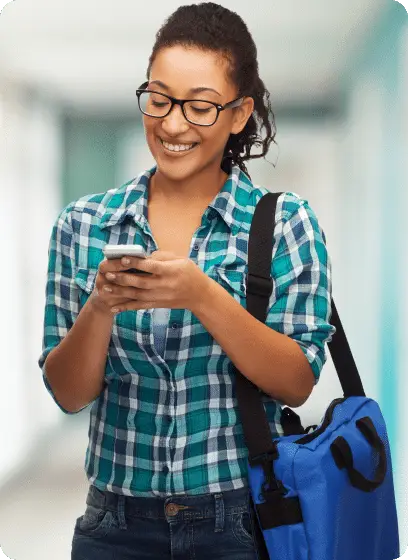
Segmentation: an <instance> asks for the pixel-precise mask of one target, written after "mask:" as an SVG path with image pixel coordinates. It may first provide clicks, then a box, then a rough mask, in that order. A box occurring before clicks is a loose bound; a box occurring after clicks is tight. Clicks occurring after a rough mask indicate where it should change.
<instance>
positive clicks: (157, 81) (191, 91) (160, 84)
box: [149, 80, 221, 97]
mask: <svg viewBox="0 0 408 560" xmlns="http://www.w3.org/2000/svg"><path fill="white" fill-rule="evenodd" d="M151 84H157V85H158V86H160V87H162V88H163V89H165V90H167V91H168V90H169V89H170V88H169V86H166V84H164V83H163V82H161V81H160V80H153V81H152V82H150V83H149V85H151ZM202 91H213V92H214V93H216V94H217V95H219V96H220V97H221V94H220V93H218V91H217V90H215V89H213V88H210V87H196V88H191V89H190V90H189V93H201V92H202Z"/></svg>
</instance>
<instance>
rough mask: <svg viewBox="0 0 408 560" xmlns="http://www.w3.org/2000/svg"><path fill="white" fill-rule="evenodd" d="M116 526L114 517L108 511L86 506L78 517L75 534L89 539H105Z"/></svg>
mask: <svg viewBox="0 0 408 560" xmlns="http://www.w3.org/2000/svg"><path fill="white" fill-rule="evenodd" d="M115 525H116V516H115V514H114V513H113V512H112V511H110V510H109V509H105V508H101V507H95V506H93V505H90V504H87V506H86V510H85V513H84V514H83V515H81V516H80V517H78V519H77V520H76V524H75V533H76V534H77V535H81V534H82V535H85V536H90V537H105V536H106V535H107V534H108V533H109V531H110V530H111V528H113V527H114V526H115Z"/></svg>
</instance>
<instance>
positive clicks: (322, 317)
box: [266, 198, 336, 385]
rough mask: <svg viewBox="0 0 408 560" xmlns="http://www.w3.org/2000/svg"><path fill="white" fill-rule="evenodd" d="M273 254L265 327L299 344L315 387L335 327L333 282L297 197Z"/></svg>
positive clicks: (313, 222) (314, 227) (316, 231)
mask: <svg viewBox="0 0 408 560" xmlns="http://www.w3.org/2000/svg"><path fill="white" fill-rule="evenodd" d="M274 249H275V248H274ZM274 249H273V254H274V256H273V260H272V270H271V273H272V277H273V279H274V289H273V291H272V294H271V297H270V302H269V308H268V312H267V318H266V324H267V325H268V326H270V327H272V328H273V329H274V330H276V331H278V332H280V333H283V334H286V335H288V336H289V337H290V338H292V339H293V340H295V341H296V342H297V343H298V344H299V346H300V348H301V350H302V351H303V352H304V354H305V356H306V358H307V360H308V361H309V364H310V366H311V368H312V370H313V374H314V376H315V385H316V384H317V383H318V381H319V378H320V372H321V370H322V368H323V365H324V364H325V362H326V360H327V354H326V349H325V343H326V342H330V340H331V339H332V336H333V334H334V333H335V332H336V328H335V327H334V326H333V325H331V324H330V322H329V320H330V317H331V312H332V310H331V297H332V278H331V260H330V257H329V254H328V252H327V249H326V238H325V235H324V232H323V230H322V229H321V227H320V226H319V224H318V220H317V217H316V215H315V213H314V211H313V210H312V209H311V208H310V206H309V204H308V202H307V201H305V200H303V199H300V198H299V202H298V203H296V205H295V208H294V210H293V211H291V212H290V214H289V216H286V218H284V219H283V222H282V223H281V224H280V225H279V227H278V243H277V249H276V253H275V250H274Z"/></svg>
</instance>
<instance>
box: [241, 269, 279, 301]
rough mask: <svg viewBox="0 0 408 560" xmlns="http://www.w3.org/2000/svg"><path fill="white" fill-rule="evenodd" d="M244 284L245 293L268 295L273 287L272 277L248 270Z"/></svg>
mask: <svg viewBox="0 0 408 560" xmlns="http://www.w3.org/2000/svg"><path fill="white" fill-rule="evenodd" d="M246 286H247V293H251V294H255V295H257V296H262V297H265V296H266V297H269V296H270V295H271V293H272V287H273V282H272V277H271V276H270V277H269V278H265V277H264V276H257V275H256V274H250V273H249V272H248V273H247V275H246Z"/></svg>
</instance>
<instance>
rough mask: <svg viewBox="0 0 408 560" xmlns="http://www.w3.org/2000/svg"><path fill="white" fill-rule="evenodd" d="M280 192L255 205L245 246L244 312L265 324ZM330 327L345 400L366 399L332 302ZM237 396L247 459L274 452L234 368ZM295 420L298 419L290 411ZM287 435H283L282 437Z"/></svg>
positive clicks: (252, 390) (253, 390) (251, 394)
mask: <svg viewBox="0 0 408 560" xmlns="http://www.w3.org/2000/svg"><path fill="white" fill-rule="evenodd" d="M280 194H282V193H280V192H277V193H276V192H275V193H272V192H268V193H267V194H266V195H264V196H263V197H262V198H261V199H260V200H259V202H258V204H257V206H256V209H255V212H254V216H253V218H252V223H251V229H250V233H249V242H248V275H247V278H246V281H247V311H248V312H249V313H251V315H253V316H254V317H256V318H257V319H258V320H259V321H262V322H263V323H264V322H265V319H266V313H267V309H268V304H269V297H270V295H271V293H272V282H273V278H272V277H271V258H272V247H273V242H274V239H273V234H274V229H275V214H276V203H277V199H278V197H279V195H280ZM331 323H332V324H333V325H334V326H335V327H336V332H335V333H334V335H333V336H332V340H331V341H330V342H328V343H327V345H328V348H329V350H330V353H331V356H332V359H333V363H334V366H335V368H336V371H337V375H338V377H339V380H340V383H341V386H342V389H343V393H344V397H350V396H365V393H364V389H363V385H362V383H361V379H360V375H359V373H358V371H357V367H356V364H355V362H354V359H353V356H352V354H351V351H350V347H349V344H348V342H347V339H346V335H345V333H344V330H343V327H342V324H341V322H340V318H339V316H338V314H337V310H336V306H335V305H334V301H333V299H332V315H331ZM235 370H236V372H237V373H238V375H237V376H236V394H237V401H238V409H239V412H240V415H241V420H242V426H243V432H244V439H245V443H246V445H247V447H248V450H249V456H250V457H255V456H258V455H261V454H264V453H267V452H270V451H271V450H272V449H273V448H274V445H273V439H272V435H271V431H270V428H269V424H268V419H267V416H266V412H265V408H264V405H263V402H262V399H261V390H260V389H259V388H258V387H257V386H256V385H254V384H253V383H252V382H251V381H250V380H249V379H248V378H246V377H245V376H244V375H242V374H241V373H240V372H239V370H238V369H237V368H235ZM283 410H289V411H290V412H291V413H292V414H293V416H294V417H296V418H299V417H298V416H297V415H296V414H295V413H294V412H293V411H291V409H283ZM285 435H286V434H285Z"/></svg>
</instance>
